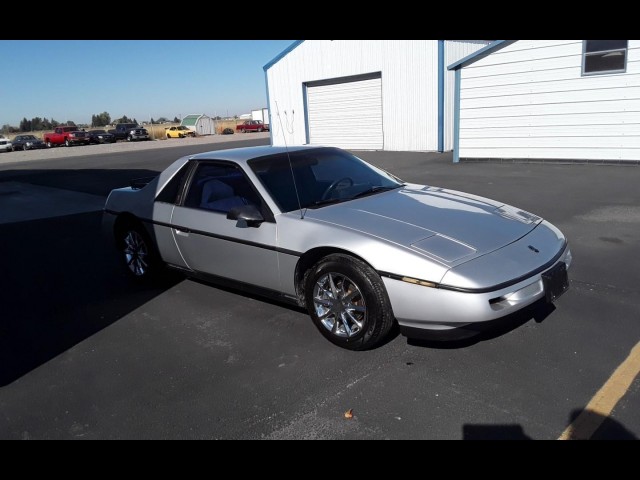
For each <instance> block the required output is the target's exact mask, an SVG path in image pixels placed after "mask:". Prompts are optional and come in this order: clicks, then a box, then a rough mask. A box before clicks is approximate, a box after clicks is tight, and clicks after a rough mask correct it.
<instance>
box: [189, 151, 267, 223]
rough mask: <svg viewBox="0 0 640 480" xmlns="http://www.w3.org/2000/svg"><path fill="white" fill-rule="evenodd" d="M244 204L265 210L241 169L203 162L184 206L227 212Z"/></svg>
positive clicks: (194, 176)
mask: <svg viewBox="0 0 640 480" xmlns="http://www.w3.org/2000/svg"><path fill="white" fill-rule="evenodd" d="M244 205H254V206H256V207H257V208H258V209H262V201H261V200H260V197H259V196H258V194H257V193H256V192H255V190H254V189H253V187H252V186H251V184H250V182H249V180H248V179H247V177H246V176H245V175H244V173H243V172H242V170H241V169H240V168H238V167H235V166H231V165H220V164H211V163H202V164H200V165H198V167H197V169H196V171H195V173H194V175H193V177H192V179H191V184H190V185H189V191H188V193H187V197H186V199H185V202H184V206H185V207H189V208H198V209H204V210H211V211H213V212H220V213H225V214H226V213H228V212H229V210H231V209H232V208H236V207H242V206H244Z"/></svg>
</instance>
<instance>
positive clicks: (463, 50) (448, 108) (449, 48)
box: [444, 40, 491, 151]
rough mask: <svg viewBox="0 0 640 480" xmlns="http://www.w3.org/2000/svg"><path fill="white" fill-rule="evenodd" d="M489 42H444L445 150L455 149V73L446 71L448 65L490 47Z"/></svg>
mask: <svg viewBox="0 0 640 480" xmlns="http://www.w3.org/2000/svg"><path fill="white" fill-rule="evenodd" d="M489 43H491V42H489V41H487V40H446V41H445V42H444V68H445V74H444V150H445V151H447V150H452V149H453V115H454V112H453V97H454V95H455V91H454V88H455V72H454V71H453V70H446V68H447V66H448V65H451V64H452V63H454V62H456V61H458V60H460V59H461V58H464V57H466V56H467V55H471V54H472V53H473V52H475V51H477V50H480V49H481V48H482V47H484V46H486V45H488V44H489Z"/></svg>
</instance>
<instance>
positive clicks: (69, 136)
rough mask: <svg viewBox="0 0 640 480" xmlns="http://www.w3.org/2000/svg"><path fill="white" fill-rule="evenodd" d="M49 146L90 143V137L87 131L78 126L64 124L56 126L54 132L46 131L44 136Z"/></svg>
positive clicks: (43, 138)
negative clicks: (79, 128)
mask: <svg viewBox="0 0 640 480" xmlns="http://www.w3.org/2000/svg"><path fill="white" fill-rule="evenodd" d="M42 140H43V141H44V143H46V144H47V147H55V146H57V145H63V144H64V145H66V146H67V147H70V146H72V145H89V143H90V140H91V139H90V137H89V135H88V134H87V132H84V131H80V130H78V127H69V126H62V127H56V128H55V130H54V131H53V132H49V133H45V134H44V136H43V137H42Z"/></svg>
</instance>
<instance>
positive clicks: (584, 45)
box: [582, 40, 629, 77]
mask: <svg viewBox="0 0 640 480" xmlns="http://www.w3.org/2000/svg"><path fill="white" fill-rule="evenodd" d="M588 41H589V40H583V41H582V76H583V77H591V76H593V75H611V74H619V73H627V62H628V60H629V40H627V41H626V42H627V46H626V47H625V48H612V49H610V50H599V51H597V52H587V42H588ZM622 51H623V52H624V68H622V69H618V70H598V71H597V72H585V66H586V63H587V62H586V59H587V56H592V55H596V54H603V53H610V52H622Z"/></svg>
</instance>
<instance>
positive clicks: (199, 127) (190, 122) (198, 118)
mask: <svg viewBox="0 0 640 480" xmlns="http://www.w3.org/2000/svg"><path fill="white" fill-rule="evenodd" d="M180 125H184V126H185V127H187V128H188V129H189V130H193V131H194V132H196V133H197V134H198V135H213V134H215V133H216V128H215V124H214V121H213V118H211V117H208V116H207V115H205V114H202V115H199V114H191V115H186V116H185V117H184V118H183V119H182V122H180Z"/></svg>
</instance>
